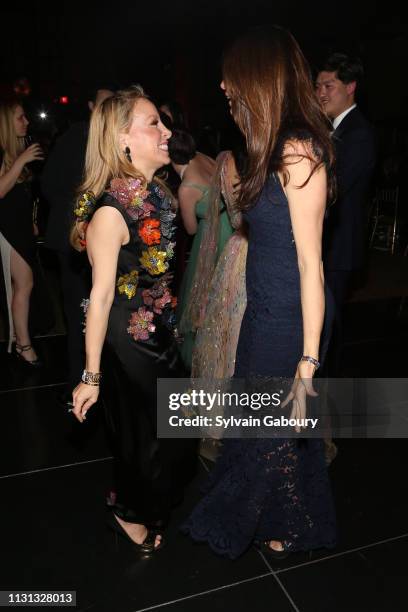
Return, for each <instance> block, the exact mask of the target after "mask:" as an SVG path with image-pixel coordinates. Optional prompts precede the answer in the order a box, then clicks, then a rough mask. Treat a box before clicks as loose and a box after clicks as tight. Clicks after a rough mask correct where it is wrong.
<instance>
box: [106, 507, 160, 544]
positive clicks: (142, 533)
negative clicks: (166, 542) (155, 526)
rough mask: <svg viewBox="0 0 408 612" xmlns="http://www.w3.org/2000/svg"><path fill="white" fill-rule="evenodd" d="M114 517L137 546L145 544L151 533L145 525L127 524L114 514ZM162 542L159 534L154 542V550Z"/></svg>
mask: <svg viewBox="0 0 408 612" xmlns="http://www.w3.org/2000/svg"><path fill="white" fill-rule="evenodd" d="M113 516H114V517H115V520H116V521H117V522H118V523H119V525H120V526H121V527H122V529H123V530H124V531H126V533H127V535H128V536H129V538H130V539H131V540H133V542H134V543H135V544H138V545H139V546H140V545H141V544H143V543H144V542H145V540H146V537H147V535H148V533H149V532H148V530H147V528H146V527H145V525H140V524H139V523H127V522H126V521H123V520H122V519H121V518H119V517H118V516H116V514H114V515H113ZM161 541H162V536H161V535H160V534H157V535H156V538H155V541H154V548H158V547H159V546H160V544H161Z"/></svg>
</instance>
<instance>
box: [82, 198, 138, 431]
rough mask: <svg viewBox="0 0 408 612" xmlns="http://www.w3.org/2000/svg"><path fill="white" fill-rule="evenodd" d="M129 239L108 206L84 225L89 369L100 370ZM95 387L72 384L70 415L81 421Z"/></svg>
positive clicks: (95, 396)
mask: <svg viewBox="0 0 408 612" xmlns="http://www.w3.org/2000/svg"><path fill="white" fill-rule="evenodd" d="M128 240H129V232H128V229H127V227H126V224H125V222H124V220H123V218H122V216H121V214H120V212H119V211H118V210H116V209H115V208H111V207H108V206H104V207H102V208H101V209H99V210H98V211H97V212H96V213H95V215H94V217H93V219H92V221H91V223H90V224H89V226H88V229H87V234H86V243H87V251H88V257H89V261H90V262H91V265H92V290H91V295H90V301H89V307H88V311H87V315H86V333H85V349H86V366H85V369H86V370H88V371H89V372H93V373H98V372H100V362H101V354H102V347H103V343H104V340H105V336H106V329H107V326H108V318H109V313H110V309H111V307H112V302H113V298H114V295H115V280H116V269H117V262H118V254H119V250H120V247H121V245H122V244H125V243H126V242H127V241H128ZM98 393H99V387H93V386H91V385H86V384H84V383H80V384H79V385H78V387H76V389H75V391H74V393H73V398H74V414H75V416H76V417H77V418H78V420H80V421H82V420H83V419H84V417H85V414H86V411H87V410H88V409H89V408H90V407H91V405H92V404H94V403H95V402H96V401H97V399H98Z"/></svg>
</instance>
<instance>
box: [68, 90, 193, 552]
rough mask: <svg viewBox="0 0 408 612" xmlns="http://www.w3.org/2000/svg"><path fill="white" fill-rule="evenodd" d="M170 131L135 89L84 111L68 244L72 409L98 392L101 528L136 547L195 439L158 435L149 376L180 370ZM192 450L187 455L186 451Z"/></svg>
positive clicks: (165, 503)
mask: <svg viewBox="0 0 408 612" xmlns="http://www.w3.org/2000/svg"><path fill="white" fill-rule="evenodd" d="M170 135H171V132H170V131H169V130H168V129H167V128H166V127H165V126H164V125H163V123H162V122H161V120H160V116H159V113H158V111H157V109H156V107H155V106H154V105H153V104H152V103H151V102H150V101H149V99H148V98H147V97H146V95H145V94H144V92H143V90H142V89H141V88H140V87H133V88H130V89H128V90H125V91H121V92H117V93H116V94H115V95H114V96H112V97H110V98H108V99H106V100H104V102H103V103H102V104H101V105H100V106H99V107H97V108H96V109H95V110H94V112H93V114H92V118H91V123H90V131H89V137H88V145H87V152H86V161H85V178H84V182H83V184H82V186H81V188H80V189H81V192H82V195H81V196H80V198H79V200H78V203H77V206H76V208H75V214H76V215H77V218H78V224H77V228H76V230H75V231H74V232H73V242H74V244H76V245H78V243H80V244H82V245H83V244H84V242H83V241H84V235H83V231H84V227H85V223H87V224H88V225H87V230H86V248H87V252H88V257H89V261H90V263H91V265H92V290H91V294H90V301H89V306H88V309H87V318H86V335H85V346H86V369H85V370H84V373H83V375H82V382H80V384H79V385H78V386H77V387H76V388H75V390H74V392H73V403H74V409H73V412H74V414H75V416H76V417H77V419H78V420H79V421H80V422H83V421H84V420H85V419H86V416H87V413H88V411H89V409H90V408H91V406H92V405H93V404H95V402H96V401H97V400H98V397H99V382H100V380H101V377H102V374H101V354H102V348H103V349H104V362H103V363H104V365H103V385H104V388H103V392H104V400H105V404H106V408H107V413H108V420H109V424H110V426H111V429H112V434H113V439H114V441H115V451H116V471H115V472H116V476H115V480H116V482H115V492H116V500H115V504H114V506H113V507H112V510H113V512H112V515H111V516H110V520H109V525H110V527H111V528H112V529H113V530H114V531H115V532H116V533H118V534H119V535H121V536H123V537H125V538H126V539H127V540H128V541H129V542H131V543H132V545H133V546H134V547H135V548H137V549H138V550H139V551H140V552H142V553H143V554H150V553H153V552H155V551H157V550H159V549H160V548H161V547H162V545H163V541H162V536H161V533H160V532H161V530H162V529H163V528H164V526H165V524H166V523H167V521H168V518H169V515H170V511H171V509H172V507H173V506H174V505H175V504H176V503H177V502H179V501H180V499H181V495H182V488H183V484H184V482H185V481H186V479H187V478H188V476H189V473H190V471H191V469H192V466H193V464H194V455H195V453H194V450H195V449H194V445H193V443H192V441H187V440H186V441H183V440H165V439H164V440H163V439H161V440H157V438H156V380H157V378H158V377H162V378H169V377H174V376H177V375H178V372H179V369H178V357H177V348H176V344H175V341H174V334H173V319H174V308H175V304H176V301H175V299H174V298H173V296H172V295H171V289H170V280H171V273H170V266H171V261H172V259H173V254H174V246H175V244H174V242H173V236H174V229H175V228H174V224H173V221H174V217H175V213H174V212H173V210H172V202H171V198H170V196H169V195H168V193H167V191H166V189H165V188H164V186H163V185H162V184H161V183H159V182H158V181H157V180H156V179H155V178H154V174H155V172H156V171H157V170H158V169H159V168H160V167H162V166H164V165H166V164H168V163H169V161H170V160H169V156H168V146H167V143H168V140H169V138H170ZM190 450H191V458H190V456H189V452H190Z"/></svg>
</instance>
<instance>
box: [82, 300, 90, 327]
mask: <svg viewBox="0 0 408 612" xmlns="http://www.w3.org/2000/svg"><path fill="white" fill-rule="evenodd" d="M89 304H90V300H89V299H88V298H83V300H82V301H81V304H80V307H81V308H82V312H83V313H84V318H83V320H82V331H83V333H85V332H86V314H87V312H88V308H89Z"/></svg>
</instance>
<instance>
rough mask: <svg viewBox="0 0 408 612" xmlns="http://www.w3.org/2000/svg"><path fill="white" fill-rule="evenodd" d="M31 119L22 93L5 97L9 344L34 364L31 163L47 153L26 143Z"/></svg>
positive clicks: (0, 130) (1, 152) (0, 191)
mask: <svg viewBox="0 0 408 612" xmlns="http://www.w3.org/2000/svg"><path fill="white" fill-rule="evenodd" d="M27 126H28V120H27V118H26V116H25V112H24V109H23V106H22V104H21V102H20V100H19V99H18V98H15V97H10V98H8V99H6V100H2V101H1V102H0V247H1V262H2V267H3V278H4V282H5V293H6V298H7V308H8V315H9V316H8V319H9V342H8V350H9V352H10V351H11V350H12V343H13V340H14V337H15V344H14V354H15V355H16V356H17V357H18V358H19V359H20V361H21V362H22V363H24V364H26V365H29V366H32V367H38V366H39V365H41V362H40V360H39V358H38V356H37V353H36V351H35V349H34V348H33V346H32V343H31V338H30V332H29V325H28V321H29V312H30V297H31V292H32V289H33V282H34V280H33V278H34V277H33V267H34V264H35V236H34V231H35V230H34V227H33V198H32V193H31V179H32V172H31V171H30V169H29V167H28V166H27V164H29V163H30V162H33V161H36V160H42V159H43V153H42V150H41V147H40V146H39V145H38V144H35V143H34V144H32V145H30V146H29V147H27V148H25V140H24V139H25V137H26V135H27Z"/></svg>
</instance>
